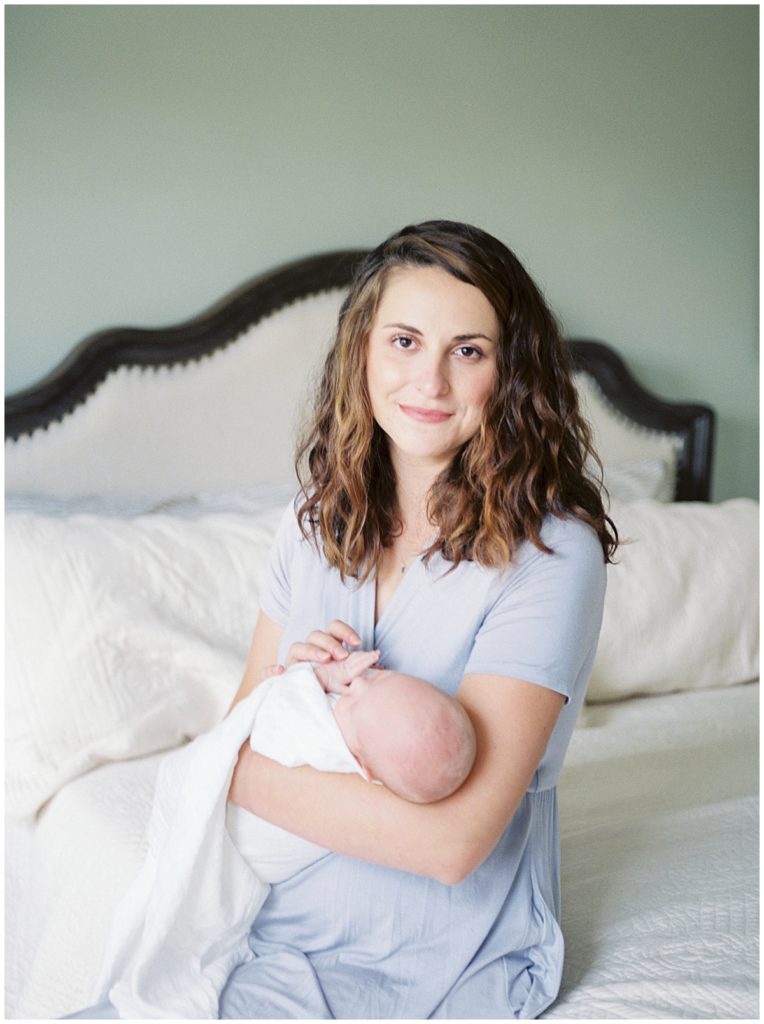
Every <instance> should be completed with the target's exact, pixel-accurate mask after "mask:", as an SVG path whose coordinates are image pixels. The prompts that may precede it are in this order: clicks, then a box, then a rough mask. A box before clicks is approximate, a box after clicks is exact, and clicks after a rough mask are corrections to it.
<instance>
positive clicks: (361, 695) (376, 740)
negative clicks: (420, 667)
mask: <svg viewBox="0 0 764 1024" xmlns="http://www.w3.org/2000/svg"><path fill="white" fill-rule="evenodd" d="M378 658H379V651H371V652H367V651H357V652H355V653H354V654H350V655H349V656H348V657H347V658H346V660H345V661H334V662H330V663H329V664H328V665H320V664H314V665H313V666H312V668H313V672H314V673H315V675H316V677H317V679H318V681H319V683H320V684H321V686H322V687H323V689H324V690H325V691H326V692H327V693H328V694H332V695H334V696H336V697H338V698H339V699H338V700H337V701H336V703H335V706H334V717H335V720H336V722H337V725H338V726H339V729H340V732H341V733H342V738H343V739H344V740H345V743H346V744H347V746H348V748H349V750H350V751H351V753H352V754H353V755H354V756H355V757H356V759H357V761H358V763H359V764H360V766H361V769H362V770H363V773H364V775H365V777H366V778H367V779H375V780H378V781H380V782H382V783H384V785H385V786H387V788H388V789H392V790H393V792H395V793H397V794H398V795H399V796H402V797H403V798H404V799H406V800H413V801H415V802H416V803H431V802H433V801H435V800H442V799H444V798H445V797H447V796H450V794H451V793H453V792H454V790H456V789H458V787H459V786H461V784H462V782H464V780H465V779H466V777H467V775H468V774H469V771H470V769H471V768H472V763H473V761H474V759H475V734H474V732H473V729H472V723H471V722H470V720H469V718H468V716H467V713H466V711H465V710H464V708H463V707H462V706H461V704H460V703H459V702H458V701H456V700H454V698H453V697H449V696H448V695H447V694H445V693H443V691H442V690H439V689H438V688H437V687H436V686H433V685H432V683H428V682H426V681H425V680H424V679H417V678H416V677H415V676H409V675H405V674H404V673H402V672H392V671H388V670H384V669H374V668H372V667H371V666H372V665H373V664H374V662H376V661H377V660H378ZM330 699H331V698H330Z"/></svg>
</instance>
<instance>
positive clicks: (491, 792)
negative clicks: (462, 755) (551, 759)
mask: <svg viewBox="0 0 764 1024" xmlns="http://www.w3.org/2000/svg"><path fill="white" fill-rule="evenodd" d="M245 680H246V676H245ZM243 685H244V684H242V686H243ZM457 696H458V699H459V700H460V701H461V703H462V704H463V706H464V707H465V709H466V710H467V712H468V714H469V716H470V718H471V719H472V723H473V725H474V727H475V732H476V735H477V758H476V761H475V766H474V768H473V770H472V773H471V774H470V776H469V778H468V779H467V781H466V782H465V783H464V785H463V786H462V787H461V788H460V789H459V790H457V792H456V793H454V794H453V795H452V796H450V797H448V798H447V799H445V800H441V801H439V802H438V803H434V804H414V803H410V802H408V801H406V800H403V799H401V798H400V797H397V796H395V795H394V794H393V793H391V792H390V791H389V790H387V789H385V788H384V787H382V786H371V785H369V784H368V783H367V782H365V781H364V780H363V779H361V778H360V777H359V776H349V775H338V774H331V773H324V772H319V771H316V770H315V769H313V768H307V767H305V768H284V767H283V766H282V765H279V764H276V762H274V761H271V760H269V759H268V758H266V757H263V756H262V755H260V754H256V753H254V752H253V751H252V750H251V749H250V747H249V745H248V744H245V745H244V746H243V747H242V751H241V753H240V756H239V762H238V765H237V767H236V769H235V771H234V776H233V781H232V783H231V790H230V793H229V797H230V799H231V800H232V801H233V802H234V803H237V804H240V805H241V806H242V807H245V808H246V809H247V810H249V811H252V812H253V813H254V814H257V815H259V816H260V817H263V818H265V819H267V820H268V821H271V822H274V823H275V824H276V825H280V826H281V827H282V828H286V829H287V830H288V831H290V832H294V833H296V834H297V835H301V836H304V837H305V838H306V839H309V840H312V841H313V842H315V843H318V844H319V845H321V846H325V847H327V848H328V849H330V850H334V851H335V852H337V853H341V854H346V855H348V856H351V857H357V858H359V859H361V860H368V861H372V862H374V863H377V864H384V865H387V866H389V867H395V868H400V869H401V870H404V871H411V872H413V873H415V874H421V875H427V876H429V877H431V878H435V879H436V880H438V881H440V882H443V883H445V884H449V885H452V884H455V883H458V882H460V881H462V880H463V879H464V878H466V877H467V875H469V874H470V873H471V872H472V871H474V869H475V868H476V867H478V865H480V864H481V863H482V862H483V861H484V860H485V858H486V857H487V856H488V855H489V854H490V852H491V851H492V850H493V848H494V846H495V845H496V843H497V842H498V840H499V838H500V836H501V835H502V833H503V831H504V829H505V828H506V826H507V824H508V822H509V820H510V819H511V817H512V815H513V814H514V812H515V810H516V809H517V807H518V805H519V803H520V801H521V799H522V797H523V795H524V793H525V792H526V790H527V788H528V786H529V784H530V782H531V780H532V778H533V775H534V773H535V771H536V768H537V767H538V763H539V761H540V760H541V758H542V756H543V754H544V751H545V750H546V746H547V743H548V741H549V737H550V735H551V733H552V730H553V729H554V726H555V723H556V721H557V718H558V715H559V713H560V710H561V709H562V706H563V704H564V700H565V698H564V697H563V696H562V695H561V694H559V693H556V692H555V691H553V690H550V689H547V688H545V687H543V686H537V685H534V684H532V683H526V682H523V681H521V680H519V679H509V678H506V677H502V676H489V675H472V676H465V678H464V679H463V680H462V684H461V686H460V688H459V693H458V695H457Z"/></svg>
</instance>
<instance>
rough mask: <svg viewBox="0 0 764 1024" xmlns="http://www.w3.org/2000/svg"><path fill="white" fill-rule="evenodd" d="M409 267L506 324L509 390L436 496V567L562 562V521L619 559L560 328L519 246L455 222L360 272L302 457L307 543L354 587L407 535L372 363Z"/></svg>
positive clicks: (432, 224)
mask: <svg viewBox="0 0 764 1024" xmlns="http://www.w3.org/2000/svg"><path fill="white" fill-rule="evenodd" d="M405 267H440V268H441V269H443V270H445V271H447V272H448V273H449V274H452V275H453V276H454V277H455V278H457V280H459V281H464V282H466V283H467V284H471V285H474V286H475V287H476V288H479V289H480V291H481V292H482V293H483V294H484V295H485V296H486V298H487V299H488V301H489V302H490V303H491V305H492V306H493V308H494V310H495V312H496V316H497V318H498V321H499V325H500V335H499V344H498V349H497V356H496V361H497V381H496V384H495V387H494V390H493V393H492V395H491V397H490V398H489V400H488V402H487V404H486V408H485V410H484V414H483V420H482V423H481V426H480V429H479V430H478V432H477V433H476V434H475V435H474V436H473V437H472V438H471V439H470V440H469V441H467V442H466V443H465V444H464V445H463V446H462V448H461V449H460V451H459V452H458V453H457V454H456V455H455V456H454V458H453V460H452V462H451V464H450V466H449V467H448V468H447V469H446V470H444V471H443V472H442V473H441V474H440V475H439V476H438V478H437V479H436V480H435V482H434V483H433V485H432V487H431V489H430V493H429V495H428V507H427V511H428V516H429V518H430V521H431V522H432V523H433V524H434V525H435V526H436V527H437V529H438V534H437V538H436V540H435V542H434V543H433V544H432V546H431V547H430V548H428V550H427V551H426V552H425V556H424V557H425V560H427V559H428V558H430V557H431V556H432V555H433V554H434V553H435V552H436V551H440V553H441V554H442V555H443V557H444V558H445V559H446V560H448V561H450V562H452V563H453V564H454V565H458V564H459V562H461V561H462V559H471V560H474V561H476V562H478V563H479V564H480V565H483V566H487V567H494V568H504V567H506V566H507V565H508V564H509V562H510V561H511V559H512V556H513V554H514V552H515V550H516V548H517V546H518V544H519V543H520V542H521V541H522V540H525V539H527V540H529V541H531V542H532V543H533V544H534V545H535V546H536V547H537V548H538V549H539V550H541V551H544V552H545V553H548V554H551V549H550V548H549V547H548V546H547V545H546V544H544V542H543V541H542V539H541V525H542V522H543V519H544V516H545V515H549V514H552V515H556V516H559V517H561V518H567V517H570V516H575V517H576V518H578V519H580V520H582V521H583V522H585V523H588V524H589V525H590V526H591V527H592V529H593V530H594V531H595V532H596V533H597V536H598V537H599V540H600V543H601V545H602V551H603V555H604V558H605V560H606V561H612V557H613V554H614V552H615V550H616V547H617V544H618V533H617V531H616V528H615V525H614V524H613V522H612V520H611V519H610V518H609V516H608V515H607V514H606V512H605V509H604V505H603V499H602V492H603V488H602V465H601V463H600V461H599V458H598V457H597V454H596V452H595V451H594V449H593V447H592V439H591V432H590V429H589V426H588V425H587V423H586V422H585V420H584V419H583V418H582V416H581V413H580V411H579V405H578V395H577V392H576V388H575V385H574V384H573V380H572V376H571V364H570V358H569V355H568V350H567V346H566V344H565V342H564V341H563V339H562V337H561V334H560V328H559V326H558V324H557V321H556V319H555V317H554V315H553V314H552V312H551V311H550V309H549V308H548V306H547V305H546V303H545V301H544V299H543V297H542V295H541V292H540V291H539V289H538V288H537V287H536V285H535V284H534V283H533V281H532V280H531V278H530V276H529V275H528V273H527V272H526V271H525V269H524V268H523V266H522V265H521V263H520V261H519V260H518V259H517V257H516V256H515V255H514V254H513V253H512V252H511V251H510V250H509V249H508V248H507V247H506V246H505V245H503V244H502V243H501V242H499V241H498V240H497V239H495V238H493V237H492V236H491V235H489V234H487V233H486V232H484V231H481V230H480V229H479V228H475V227H472V226H470V225H468V224H460V223H457V222H454V221H443V220H437V221H428V222H426V223H423V224H417V225H412V226H409V227H405V228H403V230H402V231H399V232H397V233H396V234H394V235H392V236H391V237H390V238H388V239H387V240H386V241H385V242H383V243H382V244H381V245H380V246H378V247H377V248H376V249H374V250H373V251H372V252H370V253H369V254H368V255H367V256H366V257H365V258H364V259H363V260H362V262H361V263H360V264H359V266H358V268H357V270H356V273H355V276H354V279H353V283H352V285H351V288H350V292H349V294H348V296H347V298H346V299H345V301H344V303H343V305H342V308H341V310H340V315H339V322H338V326H337V334H336V338H335V341H334V345H333V346H332V348H331V350H330V352H329V355H328V356H327V359H326V362H325V364H324V369H323V375H322V378H321V382H320V386H319V388H318V394H317V397H316V402H315V409H314V413H313V419H312V422H311V423H310V425H309V427H308V429H307V430H306V432H305V435H304V438H303V440H302V442H301V444H300V445H299V447H298V451H297V474H298V478H299V480H300V484H301V486H302V499H303V500H302V502H301V504H299V507H298V510H297V518H298V522H299V524H300V529H301V531H302V533H303V535H304V536H305V537H306V538H311V539H312V540H313V541H314V542H315V543H316V545H317V546H319V545H320V547H321V549H323V552H324V555H325V557H326V560H327V562H328V563H329V564H330V565H331V566H333V567H335V568H337V569H339V571H340V573H341V575H342V578H343V580H344V579H345V577H346V576H350V577H354V578H358V579H361V580H365V579H366V578H368V576H369V575H370V574H371V573H372V572H373V571H374V569H375V567H376V566H377V564H378V561H379V558H380V556H381V554H382V551H383V549H384V548H385V547H387V546H388V545H389V544H390V543H391V542H392V540H393V538H394V537H395V536H396V535H397V534H398V533H400V531H401V529H402V522H401V519H400V515H399V511H398V506H397V498H396V488H395V475H394V472H393V468H392V464H391V461H390V456H389V451H388V445H387V437H386V435H385V434H384V433H383V431H382V430H381V429H380V427H379V426H378V425H377V424H376V422H375V420H374V417H373V415H372V410H371V402H370V399H369V394H368V388H367V384H366V352H367V347H368V338H369V333H370V330H371V326H372V322H373V319H374V316H375V314H376V311H377V307H378V305H379V301H380V298H381V296H382V292H383V290H384V287H385V283H386V281H387V278H388V276H389V275H390V273H391V271H393V270H396V269H400V268H405ZM592 466H595V467H597V470H598V478H595V477H593V475H592V472H591V467H592Z"/></svg>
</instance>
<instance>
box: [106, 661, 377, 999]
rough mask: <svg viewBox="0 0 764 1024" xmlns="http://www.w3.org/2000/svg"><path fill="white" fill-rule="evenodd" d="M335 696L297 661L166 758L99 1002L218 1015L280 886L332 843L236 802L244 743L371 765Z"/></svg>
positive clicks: (333, 763) (334, 763)
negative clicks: (356, 749)
mask: <svg viewBox="0 0 764 1024" xmlns="http://www.w3.org/2000/svg"><path fill="white" fill-rule="evenodd" d="M330 701H331V698H328V697H327V695H326V694H325V693H324V691H323V689H322V688H321V684H320V683H319V682H318V680H317V679H316V676H315V674H314V673H313V670H312V669H311V668H310V666H309V665H305V664H302V665H294V666H292V667H291V668H290V669H288V670H287V671H286V672H285V673H284V674H283V675H280V676H274V677H272V678H271V679H267V680H265V681H264V682H263V683H261V684H260V685H259V686H258V687H257V688H256V689H255V690H254V692H253V693H252V694H250V696H249V697H247V699H246V700H243V701H242V702H241V703H240V704H238V705H237V706H236V707H235V708H234V709H233V711H232V712H231V713H230V714H229V715H228V717H227V718H225V719H223V721H222V722H221V723H220V724H219V725H218V726H216V727H215V728H214V729H212V730H211V731H210V732H208V733H205V734H204V735H202V736H199V737H197V738H196V739H195V740H194V741H193V742H192V743H189V744H188V745H187V746H185V747H181V748H180V749H179V750H175V751H173V752H172V753H171V754H168V756H167V757H166V758H165V759H164V760H163V762H162V764H161V766H160V769H159V774H158V776H157V784H156V790H155V794H154V804H153V808H152V813H151V819H150V821H149V825H148V830H147V840H148V852H147V854H146V859H145V861H144V863H143V865H142V867H141V870H140V872H139V873H138V876H137V877H136V879H135V881H134V882H133V883H132V885H131V886H130V888H129V889H128V891H127V893H126V894H125V896H124V898H123V899H122V901H121V902H120V904H119V906H118V908H117V911H116V913H115V916H114V920H113V922H112V926H111V931H110V934H109V938H108V940H107V944H106V952H105V957H104V963H103V967H102V969H101V975H100V978H99V981H98V985H97V988H96V992H95V1000H96V1001H101V1000H103V999H104V998H106V997H108V998H109V999H110V1000H111V1002H112V1004H113V1005H114V1006H115V1008H116V1009H117V1011H118V1013H119V1015H120V1017H122V1018H123V1019H129V1018H136V1017H138V1018H140V1017H148V1018H165V1019H172V1018H185V1019H202V1018H217V1016H218V1000H219V996H220V992H221V991H222V989H223V986H224V985H225V983H226V981H227V979H228V976H229V974H230V973H231V971H232V970H233V968H234V967H236V966H237V965H238V964H240V963H243V962H245V961H246V960H249V959H251V957H252V954H251V952H250V950H249V946H248V944H247V936H248V934H249V930H250V927H251V925H252V921H253V919H254V918H255V916H256V915H257V913H258V911H259V910H260V908H261V907H262V905H263V903H264V902H265V899H266V897H267V895H268V892H269V891H270V885H269V883H271V882H278V881H282V880H283V879H285V878H288V877H289V876H290V875H292V874H294V873H295V872H296V871H299V870H300V869H301V868H303V867H306V866H307V865H308V864H310V863H312V862H313V861H315V860H316V859H317V858H319V857H321V856H323V855H324V854H325V853H326V852H327V851H326V850H325V849H323V847H320V846H316V845H315V844H314V843H310V842H308V841H307V840H305V839H301V838H300V837H299V836H295V835H292V834H291V833H289V832H285V831H284V830H283V829H280V828H277V827H276V826H275V825H271V824H270V823H268V822H265V821H263V820H262V819H260V818H256V817H255V816H254V815H252V814H250V813H249V812H247V811H244V810H242V809H241V808H239V807H236V806H234V805H233V804H228V805H227V800H226V798H227V793H228V788H229V786H230V782H231V776H232V774H233V768H234V765H235V764H236V760H237V756H238V752H239V748H240V747H241V744H242V743H243V742H244V741H245V739H246V738H247V736H248V735H249V736H250V744H251V746H252V748H253V750H257V751H258V752H259V753H262V754H265V755H266V756H268V757H271V758H273V759H274V760H277V761H280V762H281V763H282V764H285V765H288V766H290V767H291V766H297V765H301V764H309V765H312V766H313V767H314V768H319V769H322V770H324V771H336V772H360V768H359V766H358V763H357V762H356V760H355V758H354V757H353V755H352V754H351V753H350V751H349V750H348V748H347V747H346V745H345V743H344V740H343V739H342V734H341V733H340V730H339V727H338V726H337V723H336V721H335V719H334V715H333V714H332V710H331V702H330ZM227 808H228V809H227ZM226 825H227V827H226ZM232 837H233V838H232Z"/></svg>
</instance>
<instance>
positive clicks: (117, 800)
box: [6, 684, 758, 1019]
mask: <svg viewBox="0 0 764 1024" xmlns="http://www.w3.org/2000/svg"><path fill="white" fill-rule="evenodd" d="M757 726H758V685H756V684H750V685H743V686H737V687H731V688H727V689H721V690H704V691H693V692H686V693H679V694H671V695H666V696H658V697H649V698H642V699H639V698H637V699H632V700H628V701H623V702H620V703H617V704H611V705H603V706H593V707H587V708H585V710H584V714H583V717H582V720H581V724H580V726H579V728H578V729H577V730H576V732H575V734H574V736H573V740H572V745H571V749H570V753H569V756H568V760H567V764H566V769H565V772H564V775H563V779H562V781H561V784H560V808H561V812H560V813H561V829H562V899H563V930H564V932H565V936H566V946H567V957H566V969H565V974H564V978H563V986H562V991H561V995H560V999H559V1000H558V1002H557V1003H556V1004H555V1005H554V1006H553V1007H552V1008H551V1009H550V1010H549V1011H547V1013H546V1014H545V1016H548V1017H562V1018H588V1019H593V1018H621V1019H623V1018H634V1017H646V1018H665V1017H674V1018H692V1017H701V1018H704V1017H705V1018H708V1017H717V1018H719V1017H722V1018H757V1017H758V998H757V993H758V984H757V980H758V979H757V974H758V915H757V905H758V901H757V898H756V897H757V887H758V854H757V835H758V830H757V807H758V803H757V799H756V792H757V783H758V766H757ZM157 762H158V757H157V756H154V757H149V758H141V759H136V760H134V761H128V762H123V763H119V764H114V765H107V766H105V767H102V768H98V769H96V770H94V771H92V772H89V773H88V774H87V775H85V776H83V777H81V778H79V779H77V780H75V781H74V782H72V783H69V784H68V785H67V786H65V787H64V789H63V790H62V791H61V792H60V793H58V794H57V795H56V796H55V797H54V798H53V800H51V801H50V803H49V804H48V805H47V806H46V807H45V808H44V810H43V811H42V812H41V814H40V816H39V819H38V824H37V828H36V830H35V831H34V832H33V831H32V828H31V826H23V825H13V826H12V827H10V828H8V830H7V832H6V872H7V881H6V1016H7V1017H8V1018H21V1017H29V1018H51V1017H57V1016H61V1015H62V1014H65V1013H69V1012H72V1011H74V1010H77V1009H80V1008H81V1007H82V1006H83V1005H84V1004H85V1003H86V1002H87V1000H88V996H89V993H90V987H91V985H92V982H93V979H94V976H95V974H96V972H97V969H98V966H99V956H100V951H101V947H102V941H103V937H104V934H105V931H106V928H107V925H108V921H109V919H110V915H111V911H112V909H113V907H114V905H115V903H116V901H117V900H118V898H119V895H120V893H121V891H122V889H123V888H125V887H126V886H127V883H128V882H129V880H130V878H131V876H132V874H133V873H134V872H135V871H136V870H137V867H138V864H139V863H140V859H141V856H142V850H143V845H142V844H143V840H142V829H143V824H144V822H145V820H146V819H147V816H148V813H149V807H150V799H151V792H152V786H153V779H154V776H155V773H156V767H157ZM8 879H12V884H11V883H10V882H9V881H8ZM33 880H34V881H33Z"/></svg>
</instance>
